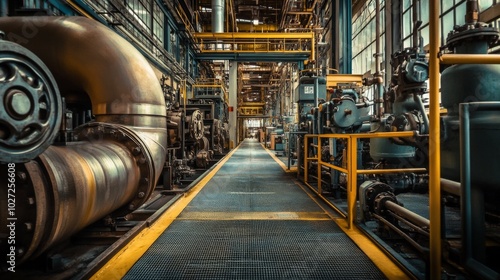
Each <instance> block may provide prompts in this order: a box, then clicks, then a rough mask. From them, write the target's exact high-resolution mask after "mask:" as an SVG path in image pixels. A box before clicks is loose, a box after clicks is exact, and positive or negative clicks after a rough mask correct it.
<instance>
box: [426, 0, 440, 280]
mask: <svg viewBox="0 0 500 280" xmlns="http://www.w3.org/2000/svg"><path fill="white" fill-rule="evenodd" d="M439 2H440V1H430V2H429V11H430V14H429V35H430V36H429V39H430V48H429V83H430V90H429V96H430V102H429V103H430V108H429V119H430V130H429V177H430V178H429V213H430V217H429V218H430V244H429V247H430V248H429V252H430V261H429V262H430V266H431V267H430V275H429V277H428V278H429V279H441V189H440V188H441V186H440V179H441V150H440V148H441V147H440V146H441V139H440V133H439V132H440V123H439V59H438V53H439V44H440V41H441V40H440V39H439Z"/></svg>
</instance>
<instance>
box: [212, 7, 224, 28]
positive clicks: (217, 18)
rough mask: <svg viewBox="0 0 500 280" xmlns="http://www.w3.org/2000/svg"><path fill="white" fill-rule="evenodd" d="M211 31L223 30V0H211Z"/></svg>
mask: <svg viewBox="0 0 500 280" xmlns="http://www.w3.org/2000/svg"><path fill="white" fill-rule="evenodd" d="M212 32H213V33H223V32H224V0H212Z"/></svg>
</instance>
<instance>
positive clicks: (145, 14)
mask: <svg viewBox="0 0 500 280" xmlns="http://www.w3.org/2000/svg"><path fill="white" fill-rule="evenodd" d="M125 2H126V3H127V7H128V8H129V9H128V11H129V12H130V13H131V14H132V15H133V16H134V18H135V19H137V20H138V22H139V24H140V25H141V26H142V27H143V28H146V29H148V30H151V9H150V7H151V2H150V1H148V0H130V1H125Z"/></svg>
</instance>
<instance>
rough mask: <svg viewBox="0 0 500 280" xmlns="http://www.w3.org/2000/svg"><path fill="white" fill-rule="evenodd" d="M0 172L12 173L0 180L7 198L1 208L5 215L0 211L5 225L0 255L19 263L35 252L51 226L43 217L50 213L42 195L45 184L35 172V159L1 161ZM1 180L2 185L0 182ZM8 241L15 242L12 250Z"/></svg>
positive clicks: (3, 195) (38, 169) (0, 192)
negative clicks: (2, 162) (8, 162)
mask: <svg viewBox="0 0 500 280" xmlns="http://www.w3.org/2000/svg"><path fill="white" fill-rule="evenodd" d="M4 167H5V168H6V170H4ZM7 169H8V170H9V172H7ZM1 172H2V174H13V175H14V176H13V177H10V176H9V177H8V179H9V180H10V181H8V180H2V181H4V182H0V194H1V195H2V197H5V198H6V202H7V203H6V205H5V206H6V210H7V211H4V213H5V214H6V217H3V215H0V217H2V218H3V220H4V221H6V225H7V227H6V228H5V230H6V234H2V238H0V244H2V246H0V252H2V254H3V256H4V257H5V256H6V255H7V262H9V261H12V260H13V262H14V263H22V262H24V261H25V260H26V259H28V258H29V257H30V256H32V255H33V254H34V253H35V251H36V249H37V248H38V246H39V245H40V242H41V240H42V239H43V237H44V236H45V235H46V234H47V228H50V227H51V225H48V223H49V222H50V221H49V220H48V219H47V217H49V216H50V215H51V213H50V211H47V210H46V207H47V205H46V204H45V203H46V198H45V197H46V196H47V195H49V193H47V192H48V188H47V186H46V182H45V181H44V180H40V178H43V176H38V175H39V174H40V168H39V166H38V164H37V163H36V162H35V161H29V162H28V163H25V164H14V163H10V164H5V165H1ZM37 174H38V175H37ZM10 182H13V183H10ZM3 183H5V184H6V185H5V186H3ZM16 205H23V207H22V208H16ZM3 230H4V229H2V232H3ZM4 238H5V240H4ZM14 241H15V243H13V242H14ZM9 244H10V245H13V244H15V247H14V248H15V251H11V247H10V245H9ZM4 246H5V247H4ZM4 251H6V252H4ZM13 253H14V255H13V259H12V258H11V255H12V254H13Z"/></svg>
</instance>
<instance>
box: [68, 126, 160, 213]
mask: <svg viewBox="0 0 500 280" xmlns="http://www.w3.org/2000/svg"><path fill="white" fill-rule="evenodd" d="M75 135H76V137H77V139H78V140H79V141H89V142H95V141H103V140H104V141H114V142H118V143H120V144H121V145H123V146H125V147H126V148H127V150H128V151H129V152H130V153H131V156H132V157H133V158H134V159H135V162H136V164H137V167H138V168H139V171H140V175H139V182H138V186H137V191H136V195H135V197H134V198H133V199H132V201H130V202H129V203H128V204H127V205H126V206H123V207H121V208H119V209H118V210H116V211H115V212H113V214H112V215H114V216H123V215H126V214H128V213H130V212H132V211H134V210H136V209H137V208H139V206H141V205H142V204H144V202H146V200H147V199H148V198H149V197H150V196H151V194H152V193H153V190H154V188H155V184H156V182H155V178H154V170H155V169H154V162H153V157H152V156H151V153H150V151H149V149H148V148H147V146H146V145H145V144H144V142H143V141H142V140H141V139H140V138H139V136H138V135H137V134H136V133H135V132H134V131H133V130H132V129H130V128H129V127H127V126H125V125H118V124H107V123H97V122H94V123H89V124H85V125H82V126H80V127H78V128H77V130H76V131H75Z"/></svg>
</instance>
